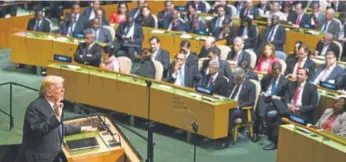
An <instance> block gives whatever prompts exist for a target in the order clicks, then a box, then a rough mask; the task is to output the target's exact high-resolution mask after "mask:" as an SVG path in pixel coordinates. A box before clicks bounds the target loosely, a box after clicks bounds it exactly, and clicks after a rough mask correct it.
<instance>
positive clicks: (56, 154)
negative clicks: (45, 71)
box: [16, 76, 96, 162]
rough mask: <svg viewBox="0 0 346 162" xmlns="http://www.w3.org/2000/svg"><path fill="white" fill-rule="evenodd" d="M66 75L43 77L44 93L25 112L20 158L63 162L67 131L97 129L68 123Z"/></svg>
mask: <svg viewBox="0 0 346 162" xmlns="http://www.w3.org/2000/svg"><path fill="white" fill-rule="evenodd" d="M63 83H64V79H63V78H62V77H59V76H47V77H45V78H43V80H42V82H41V86H40V96H39V97H38V98H37V99H35V100H34V101H32V102H31V103H30V104H29V106H28V108H27V109H26V112H25V117H24V126H23V140H22V145H21V147H20V149H19V153H18V156H17V159H16V162H63V161H64V158H63V157H64V156H63V153H62V150H61V148H62V142H63V138H64V135H67V134H75V133H79V132H81V131H82V132H88V131H96V128H92V127H91V126H87V127H79V126H71V125H64V124H63V121H62V113H63V108H64V104H63V103H62V102H61V101H62V100H63V99H64V92H65V89H64V86H63Z"/></svg>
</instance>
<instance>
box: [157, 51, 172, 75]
mask: <svg viewBox="0 0 346 162" xmlns="http://www.w3.org/2000/svg"><path fill="white" fill-rule="evenodd" d="M155 60H156V61H159V62H160V63H161V64H162V66H163V76H166V75H167V70H168V68H169V66H170V60H169V52H168V51H166V50H164V49H159V51H158V52H157V54H156V56H155Z"/></svg>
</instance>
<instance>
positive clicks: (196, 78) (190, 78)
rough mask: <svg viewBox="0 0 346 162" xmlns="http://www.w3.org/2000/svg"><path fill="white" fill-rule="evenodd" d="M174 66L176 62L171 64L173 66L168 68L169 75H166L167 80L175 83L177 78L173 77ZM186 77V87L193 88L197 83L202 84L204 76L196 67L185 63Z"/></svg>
mask: <svg viewBox="0 0 346 162" xmlns="http://www.w3.org/2000/svg"><path fill="white" fill-rule="evenodd" d="M173 66H174V63H172V64H171V66H170V67H169V68H168V73H167V74H168V75H167V77H166V79H165V80H166V81H167V82H170V83H174V82H175V80H176V78H173V75H172V73H173ZM184 75H185V76H184V79H185V82H184V84H185V87H190V88H193V87H194V86H196V85H200V81H201V80H202V78H203V76H202V75H201V73H200V72H199V71H198V70H197V68H196V67H194V66H191V65H187V64H185V73H184Z"/></svg>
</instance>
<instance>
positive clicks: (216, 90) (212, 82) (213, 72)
mask: <svg viewBox="0 0 346 162" xmlns="http://www.w3.org/2000/svg"><path fill="white" fill-rule="evenodd" d="M219 68H220V64H219V61H217V60H211V61H209V66H208V69H209V74H208V75H206V76H204V77H203V80H202V82H201V87H203V88H206V89H210V90H211V91H212V93H213V94H217V95H221V96H226V95H227V90H228V78H226V77H225V76H223V75H221V74H219Z"/></svg>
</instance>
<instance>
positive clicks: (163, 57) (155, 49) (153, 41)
mask: <svg viewBox="0 0 346 162" xmlns="http://www.w3.org/2000/svg"><path fill="white" fill-rule="evenodd" d="M149 45H150V52H151V58H152V59H155V60H156V61H159V62H160V63H161V64H162V67H163V76H167V71H168V68H169V66H170V58H169V56H170V55H169V52H168V51H166V50H164V49H162V48H160V39H159V38H158V37H156V36H153V37H151V38H150V39H149Z"/></svg>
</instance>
